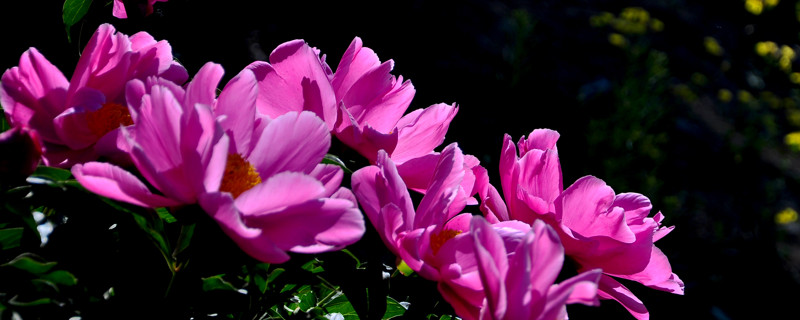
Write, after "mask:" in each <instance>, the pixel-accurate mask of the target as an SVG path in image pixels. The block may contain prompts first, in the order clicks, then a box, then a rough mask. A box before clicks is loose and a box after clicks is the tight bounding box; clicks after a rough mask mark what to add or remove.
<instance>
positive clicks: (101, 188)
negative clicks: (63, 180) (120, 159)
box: [72, 162, 181, 208]
mask: <svg viewBox="0 0 800 320" xmlns="http://www.w3.org/2000/svg"><path fill="white" fill-rule="evenodd" d="M72 174H73V175H75V179H77V180H78V182H80V183H81V185H83V187H85V188H86V189H88V190H89V191H92V192H94V193H96V194H99V195H101V196H104V197H108V198H111V199H114V200H119V201H124V202H127V203H132V204H135V205H138V206H142V207H149V208H157V207H168V206H175V205H179V204H181V203H180V202H178V201H175V200H173V199H168V198H165V197H163V196H160V195H156V194H153V193H152V192H150V190H148V189H147V186H145V185H144V183H142V182H141V181H140V180H139V179H138V178H136V176H134V175H133V174H131V173H130V172H128V171H125V170H123V169H122V168H120V167H117V166H114V165H112V164H108V163H100V162H87V163H86V164H83V165H81V164H77V165H75V166H74V167H72Z"/></svg>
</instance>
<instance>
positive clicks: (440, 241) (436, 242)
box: [431, 229, 461, 254]
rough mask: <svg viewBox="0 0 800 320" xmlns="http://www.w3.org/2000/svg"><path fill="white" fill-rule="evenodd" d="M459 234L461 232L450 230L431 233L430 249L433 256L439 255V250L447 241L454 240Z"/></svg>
mask: <svg viewBox="0 0 800 320" xmlns="http://www.w3.org/2000/svg"><path fill="white" fill-rule="evenodd" d="M460 233H461V230H451V229H444V230H442V231H440V232H434V233H431V249H433V254H437V253H439V249H441V248H442V246H443V245H444V243H445V242H447V240H450V239H453V238H455V237H456V236H457V235H459V234H460Z"/></svg>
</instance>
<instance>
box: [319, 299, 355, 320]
mask: <svg viewBox="0 0 800 320" xmlns="http://www.w3.org/2000/svg"><path fill="white" fill-rule="evenodd" d="M325 310H326V311H328V313H329V314H330V313H338V314H341V315H342V316H344V319H345V320H358V313H356V309H354V308H353V305H352V304H350V301H349V300H347V297H346V296H345V295H344V294H342V295H339V296H338V297H336V298H334V299H333V300H331V302H330V303H329V304H327V305H326V306H325Z"/></svg>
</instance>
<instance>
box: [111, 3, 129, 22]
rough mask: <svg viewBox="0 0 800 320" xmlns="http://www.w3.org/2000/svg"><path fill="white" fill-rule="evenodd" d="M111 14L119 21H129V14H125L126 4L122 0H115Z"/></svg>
mask: <svg viewBox="0 0 800 320" xmlns="http://www.w3.org/2000/svg"><path fill="white" fill-rule="evenodd" d="M111 14H112V15H113V16H115V17H117V18H119V19H127V18H128V13H127V12H125V4H123V3H122V0H114V9H113V11H112V12H111Z"/></svg>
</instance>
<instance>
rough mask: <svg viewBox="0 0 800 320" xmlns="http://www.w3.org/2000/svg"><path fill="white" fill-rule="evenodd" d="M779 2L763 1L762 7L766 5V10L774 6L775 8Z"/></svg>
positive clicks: (776, 0) (778, 0)
mask: <svg viewBox="0 0 800 320" xmlns="http://www.w3.org/2000/svg"><path fill="white" fill-rule="evenodd" d="M779 2H781V1H780V0H764V5H766V6H767V7H768V8H772V7H774V6H777V5H778V3H779Z"/></svg>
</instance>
